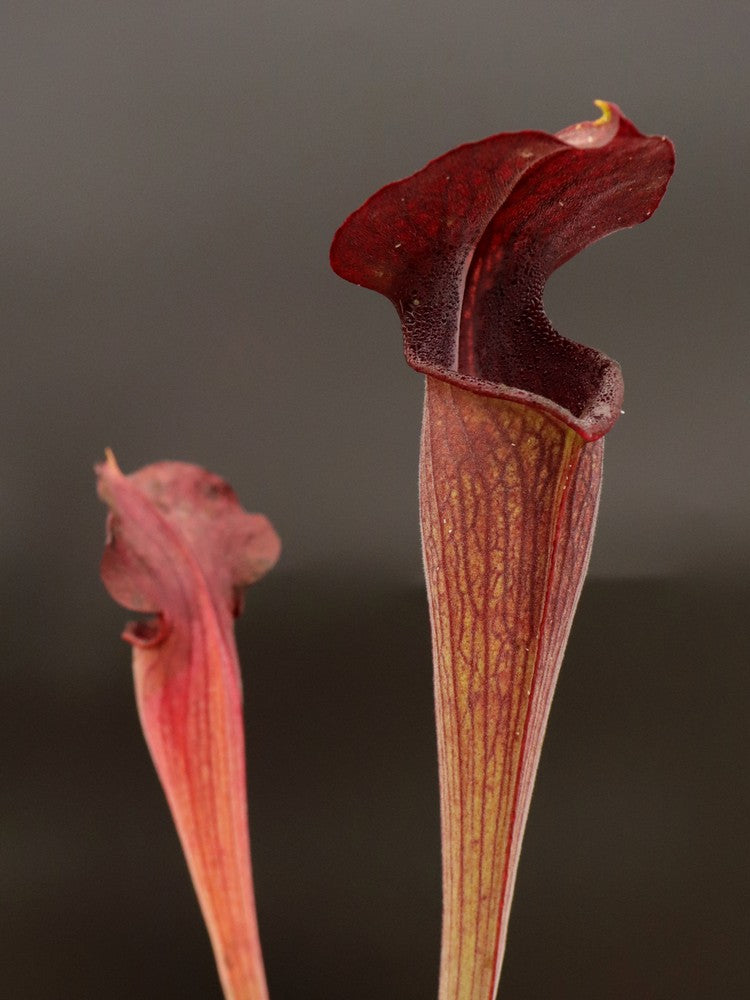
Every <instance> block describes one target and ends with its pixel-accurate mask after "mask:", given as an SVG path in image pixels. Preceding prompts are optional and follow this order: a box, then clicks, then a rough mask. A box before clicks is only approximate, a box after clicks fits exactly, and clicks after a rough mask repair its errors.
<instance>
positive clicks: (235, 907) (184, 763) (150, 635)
mask: <svg viewBox="0 0 750 1000" xmlns="http://www.w3.org/2000/svg"><path fill="white" fill-rule="evenodd" d="M97 475H98V480H99V484H98V489H99V496H100V497H101V499H102V500H104V502H105V503H106V504H108V506H109V508H110V513H109V517H108V519H107V544H106V549H105V552H104V558H103V560H102V566H101V573H102V579H103V580H104V583H105V585H106V587H107V589H108V590H109V592H110V594H111V595H112V597H113V598H114V599H115V600H116V601H118V602H119V603H120V604H122V605H123V606H124V607H126V608H129V609H130V610H132V611H138V612H146V613H148V614H149V615H151V616H152V617H150V618H148V619H146V620H141V621H136V622H131V624H129V625H128V626H127V627H126V629H125V632H124V633H123V638H124V639H126V640H127V641H128V642H129V643H131V645H132V646H133V671H134V675H135V693H136V699H137V703H138V712H139V714H140V719H141V725H142V727H143V732H144V735H145V737H146V742H147V743H148V746H149V749H150V751H151V756H152V758H153V761H154V765H155V766H156V770H157V772H158V775H159V778H160V779H161V783H162V786H163V788H164V791H165V793H166V796H167V801H168V802H169V807H170V809H171V811H172V816H173V818H174V822H175V825H176V827H177V832H178V834H179V837H180V841H181V843H182V847H183V850H184V853H185V857H186V859H187V863H188V867H189V869H190V874H191V876H192V879H193V884H194V886H195V891H196V893H197V895H198V900H199V902H200V906H201V910H202V912H203V917H204V919H205V922H206V926H207V928H208V932H209V936H210V938H211V944H212V946H213V949H214V955H215V958H216V964H217V967H218V970H219V976H220V979H221V983H222V986H223V989H224V994H225V996H226V997H227V1000H266V998H267V996H268V992H267V989H266V982H265V975H264V971H263V961H262V957H261V950H260V943H259V939H258V928H257V921H256V915H255V901H254V896H253V882H252V874H251V868H250V841H249V834H248V821H247V793H246V788H245V748H244V732H243V722H242V684H241V678H240V669H239V661H238V657H237V649H236V646H235V642H234V627H233V619H234V618H235V617H236V616H237V615H238V614H239V612H240V610H241V608H242V590H243V588H244V587H245V586H247V585H248V584H251V583H254V582H255V581H256V580H258V579H259V578H260V577H261V576H263V574H264V573H265V572H266V570H268V569H270V568H271V567H272V566H273V564H274V563H275V562H276V560H277V558H278V555H279V547H280V546H279V539H278V537H277V535H276V533H275V531H274V530H273V528H272V527H271V525H270V523H269V522H268V521H267V520H266V518H265V517H263V516H262V515H260V514H248V513H246V512H245V511H244V510H243V509H242V508H241V507H240V505H239V503H238V501H237V498H236V496H235V494H234V492H233V490H232V489H231V487H230V486H229V485H228V484H227V483H225V482H224V481H223V480H222V479H220V478H219V477H218V476H215V475H212V474H211V473H209V472H206V471H205V470H204V469H200V468H198V467H197V466H194V465H186V464H184V463H182V462H160V463H158V464H156V465H150V466H147V467H146V468H143V469H140V470H139V471H138V472H135V473H133V474H132V475H128V476H125V475H123V474H122V472H121V471H120V469H119V468H118V466H117V463H116V461H115V459H114V456H113V455H112V454H111V452H108V453H107V458H106V461H105V462H103V463H102V464H101V465H99V466H97Z"/></svg>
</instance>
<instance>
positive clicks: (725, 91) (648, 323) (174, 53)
mask: <svg viewBox="0 0 750 1000" xmlns="http://www.w3.org/2000/svg"><path fill="white" fill-rule="evenodd" d="M749 35H750V16H749V14H748V7H747V5H746V4H745V3H739V2H736V3H735V2H727V3H714V4H707V3H698V2H695V0H687V2H682V3H676V2H669V3H654V2H649V3H646V2H643V0H635V2H631V3H629V4H627V5H626V4H618V5H613V4H595V3H585V2H582V3H566V2H562V3H556V4H553V3H549V2H544V3H540V2H530V3H521V2H517V0H514V2H509V3H490V2H487V0H485V2H476V0H469V2H464V3H460V4H459V3H451V4H448V3H442V2H441V3H433V4H428V3H424V2H418V3H415V4H403V3H396V2H385V0H374V2H371V3H368V4H357V3H350V4H345V3H335V2H331V0H321V2H318V3H316V4H301V3H291V2H288V0H280V2H275V3H271V2H255V3H246V4H240V3H214V4H208V5H207V4H198V3H192V2H186V3H142V2H131V3H128V4H118V3H102V2H96V3H95V2H91V3H81V2H74V3H59V4H37V3H15V2H10V3H5V4H4V5H3V6H2V10H1V11H0V105H1V106H2V125H3V129H2V155H1V158H0V162H1V163H2V185H1V186H0V204H1V208H0V220H1V222H0V255H1V258H2V268H0V288H1V289H2V293H1V294H2V299H1V303H0V316H1V317H2V327H3V331H4V333H3V337H4V344H5V347H4V350H3V359H4V364H3V365H2V371H1V372H0V380H1V385H0V413H1V414H2V427H3V430H4V433H3V442H2V446H1V447H2V458H3V475H2V477H1V481H0V511H1V513H2V516H1V517H0V551H1V555H2V565H3V567H4V579H3V581H2V586H1V590H0V596H1V597H2V602H3V606H2V625H3V635H2V639H1V640H0V641H1V642H2V647H3V648H2V659H3V671H2V678H1V679H0V685H1V687H2V697H3V702H4V716H5V720H6V722H5V725H4V727H3V734H2V736H1V737H0V739H2V741H3V747H2V755H1V756H0V767H1V768H2V774H1V775H0V776H1V777H2V802H3V805H2V813H3V816H2V823H1V824H0V852H1V853H0V907H2V912H3V923H4V925H5V926H6V930H5V931H4V932H3V935H2V936H1V937H0V940H1V941H2V943H0V957H1V958H2V967H3V970H4V972H3V974H4V976H5V977H6V980H7V979H8V977H9V978H10V984H9V986H8V989H7V990H6V991H5V992H6V994H7V995H9V996H13V997H14V998H22V1000H26V998H29V1000H32V998H34V1000H68V998H70V1000H73V998H76V1000H78V998H88V997H95V996H96V997H99V996H106V997H112V998H115V997H118V998H119V997H123V998H124V997H133V996H139V997H140V996H143V997H150V996H154V997H156V996H159V997H163V998H172V997H174V998H192V997H215V996H217V995H218V994H217V987H216V985H215V982H214V975H213V970H212V967H211V959H210V954H209V953H208V950H207V947H206V945H205V941H204V938H203V931H202V928H201V926H200V922H199V919H198V917H197V910H196V908H195V904H194V903H193V901H192V897H191V895H190V890H189V886H187V885H186V884H185V883H186V881H187V880H186V878H185V875H184V872H183V870H182V867H181V865H182V862H181V860H180V858H179V856H178V854H177V850H176V845H175V842H174V839H173V834H172V832H171V830H170V829H169V826H168V822H167V820H166V817H165V810H164V807H163V805H162V803H161V800H160V797H159V790H158V788H157V787H156V783H155V781H154V779H153V777H152V775H151V772H150V770H149V765H148V761H147V759H146V758H145V750H144V749H143V747H142V745H141V743H140V736H139V733H138V731H137V723H136V721H135V712H134V708H133V705H132V697H131V694H130V681H129V676H128V665H127V664H128V655H127V652H126V650H125V649H124V647H122V646H121V645H120V644H119V641H118V639H117V634H118V632H119V629H120V626H121V623H122V621H123V620H124V614H123V613H122V612H121V611H120V610H119V609H118V608H116V607H115V606H114V605H113V604H112V603H111V602H110V601H109V600H108V598H107V597H106V595H105V594H104V593H103V591H102V589H101V587H100V585H99V583H98V579H97V563H98V558H99V553H100V549H101V541H102V525H103V510H102V509H101V508H100V506H99V505H98V503H97V501H96V499H95V496H94V492H93V486H92V475H91V465H92V462H93V461H94V460H95V459H97V458H98V457H99V456H100V455H101V453H102V450H103V448H104V446H105V445H110V446H112V447H113V448H114V449H115V452H116V453H117V455H118V458H119V460H120V462H121V464H122V466H123V468H124V469H125V470H131V469H133V468H135V467H137V466H139V465H142V464H145V463H147V462H149V461H154V460H157V459H162V458H181V459H185V460H190V461H195V462H198V463H200V464H204V465H206V466H208V467H210V468H212V469H213V470H215V471H217V472H220V473H222V474H223V475H225V476H226V477H227V478H228V479H229V480H230V481H231V482H232V483H233V485H234V486H235V488H236V489H237V491H238V493H239V494H240V496H241V498H242V499H243V500H244V502H245V503H246V504H247V505H248V506H249V507H251V508H253V509H257V510H262V511H263V512H265V513H266V514H268V515H269V516H270V517H271V519H272V520H273V521H274V523H275V525H276V527H277V528H278V530H279V532H280V534H281V536H282V538H283V542H284V554H283V559H282V562H281V563H280V565H279V567H278V569H277V570H276V571H275V573H274V574H273V575H272V577H269V579H268V580H267V581H266V582H264V584H263V585H262V587H259V588H258V589H257V592H256V593H254V594H252V595H251V597H250V601H249V606H248V612H247V618H246V619H245V620H243V622H242V624H241V626H240V645H241V650H242V655H243V660H244V661H245V662H246V663H247V665H248V669H247V671H246V674H247V684H248V712H249V741H250V777H251V796H252V808H253V837H254V854H255V862H256V868H257V881H258V892H259V907H260V911H261V922H262V933H263V938H264V943H265V947H266V954H267V959H268V964H269V976H270V979H271V985H272V989H273V993H274V997H275V998H276V1000H283V998H292V997H299V998H302V1000H339V998H344V997H347V998H352V997H358V998H360V1000H368V998H369V997H373V998H374V997H376V996H377V997H379V998H381V1000H382V998H383V997H394V998H395V1000H401V998H402V1000H422V998H427V997H429V996H432V995H434V980H435V970H436V954H437V935H438V921H439V907H438V893H439V886H438V863H439V860H438V850H439V848H438V843H437V797H436V788H435V773H434V772H435V764H434V752H433V737H432V723H431V719H430V711H431V707H430V675H429V669H430V668H429V649H428V634H427V625H426V611H425V608H424V595H423V592H422V585H421V557H420V552H419V539H418V524H417V514H416V461H417V447H418V433H419V421H420V412H421V395H422V389H421V379H420V378H419V377H418V376H417V375H416V374H415V373H413V372H412V371H410V370H409V369H408V368H407V367H406V366H405V364H404V362H403V358H402V354H401V346H400V331H399V327H398V322H397V319H396V316H395V313H394V311H393V309H392V307H391V306H390V304H389V303H387V302H386V301H385V300H382V299H380V298H379V297H378V296H376V295H374V294H372V293H366V292H364V291H362V290H360V289H357V288H355V287H353V286H349V285H347V284H345V283H344V282H341V281H340V280H339V279H337V278H336V277H335V276H334V275H333V274H332V273H331V272H330V271H329V269H328V263H327V253H328V246H329V243H330V239H331V236H332V234H333V231H334V229H335V228H336V226H337V225H338V224H339V223H340V222H341V221H342V220H343V218H344V217H345V216H346V215H347V214H348V213H349V212H350V211H351V210H353V209H354V208H355V207H357V205H359V204H360V203H361V201H362V200H363V199H364V198H365V197H367V196H368V195H369V194H371V193H372V192H373V191H374V190H376V189H377V188H378V187H380V186H381V185H382V184H384V183H386V182H388V181H390V180H393V179H395V178H396V177H399V176H403V175H405V174H407V173H410V172H412V171H413V170H415V169H417V168H418V167H420V166H421V165H422V164H423V163H425V162H426V161H427V160H428V159H430V158H431V157H432V156H434V155H437V154H439V153H441V152H444V151H445V150H447V149H448V148H450V147H452V146H454V145H456V144H458V143H461V142H464V141H468V140H471V139H477V138H481V137H482V136H484V135H487V134H491V133H493V132H497V131H503V130H514V129H519V128H540V129H546V130H550V131H554V130H556V129H558V128H561V127H563V126H564V125H567V124H569V123H571V122H573V121H576V120H579V119H582V118H588V117H591V116H593V115H595V114H596V110H595V109H594V108H593V107H592V105H591V101H592V99H593V98H596V97H602V98H606V99H610V100H614V101H616V102H617V103H619V104H620V105H621V107H622V108H623V110H624V111H625V113H626V114H627V115H628V116H630V117H632V118H633V120H634V121H635V123H636V124H637V125H638V126H639V127H640V128H641V129H642V130H643V131H647V132H663V133H667V134H669V135H670V136H671V137H672V138H673V139H674V141H675V143H676V146H677V153H678V169H677V173H676V175H675V178H674V180H673V182H672V185H671V187H670V189H669V191H668V194H667V197H666V198H665V201H664V203H663V205H662V207H661V208H660V209H659V211H658V213H657V214H656V215H655V216H654V218H653V220H651V221H650V222H649V223H647V224H646V225H644V226H641V227H639V228H638V229H636V230H631V231H629V232H626V233H622V234H618V235H616V236H613V237H612V238H611V239H607V240H605V241H604V242H603V243H601V244H597V245H596V246H594V247H593V248H591V249H589V250H588V251H586V252H584V253H583V254H582V255H580V257H578V258H576V259H575V260H574V261H572V262H571V263H570V264H568V265H566V266H565V268H564V269H563V270H562V271H561V272H559V273H558V274H557V275H555V276H553V278H552V280H551V282H550V284H549V286H548V291H547V295H546V302H547V307H548V312H549V314H550V316H551V318H552V320H553V322H554V323H555V324H556V325H557V327H558V328H559V329H560V330H561V332H563V333H565V334H567V335H569V336H572V337H574V338H575V339H578V340H581V341H583V342H585V343H588V344H591V345H593V346H596V347H598V348H600V349H602V350H604V351H606V352H607V353H609V354H610V355H612V356H613V357H615V358H617V360H618V361H619V362H620V363H621V365H622V368H623V370H624V373H625V382H626V402H625V411H626V412H625V416H624V417H623V418H622V419H621V420H620V422H619V423H618V425H617V426H616V428H615V429H614V430H613V431H612V433H611V435H610V436H609V438H608V441H607V458H606V471H605V488H604V496H603V502H602V507H601V513H600V519H599V528H598V534H597V538H596V543H595V546H594V555H593V559H592V566H591V582H590V583H589V584H588V585H587V588H586V590H585V592H584V596H583V600H582V606H581V610H580V614H579V618H578V621H577V623H576V626H575V630H574V633H573V637H572V641H571V646H570V650H569V655H568V659H567V664H566V667H565V669H564V672H563V679H564V680H563V683H562V686H561V689H560V691H559V695H558V702H557V704H556V706H555V708H554V710H553V715H552V721H551V729H550V735H549V741H548V746H547V749H546V751H545V756H544V760H543V765H542V771H541V773H540V780H539V788H538V794H537V799H536V801H535V805H534V807H533V809H532V818H531V823H530V828H529V835H528V841H527V846H526V850H525V853H524V860H523V862H522V871H521V876H520V878H519V883H518V890H517V891H518V896H517V903H516V906H515V909H514V916H513V919H512V921H511V931H510V933H511V943H510V946H509V952H508V962H507V968H506V973H505V978H504V981H503V986H504V989H503V996H504V998H507V1000H514V998H515V1000H520V998H536V1000H538V998H544V997H550V998H565V997H568V996H570V997H576V998H578V1000H585V998H589V997H590V998H595V997H596V998H601V997H605V996H606V997H612V998H620V997H623V998H624V997H629V998H630V997H633V996H638V997H643V998H652V1000H657V998H658V1000H662V998H663V1000H669V998H672V997H676V996H680V997H681V998H682V1000H691V998H696V1000H697V998H729V997H740V996H743V995H746V992H747V993H748V994H750V973H748V970H747V967H746V961H745V959H744V957H743V954H742V950H743V948H744V947H745V945H746V941H747V938H748V931H750V926H749V925H748V917H747V913H746V908H745V905H744V900H745V898H746V895H747V890H748V888H749V886H748V872H747V862H746V858H745V854H746V845H747V841H748V834H750V830H749V829H748V827H749V823H748V793H747V775H746V770H747V745H746V739H745V732H746V728H747V727H746V721H745V720H746V716H747V702H748V685H747V681H746V678H745V673H744V671H745V667H746V660H747V642H746V625H745V617H746V614H747V611H746V609H747V598H748V596H750V586H749V584H748V573H747V566H748V556H749V554H750V552H749V550H750V537H749V535H748V531H747V526H746V523H747V503H748V494H749V493H750V490H748V485H749V484H748V461H747V456H748V451H749V448H748V445H749V444H750V431H749V430H748V425H749V424H750V421H749V420H748V415H749V414H748V402H747V386H748V381H749V379H748V376H749V375H750V371H748V368H749V367H750V364H749V363H748V359H749V352H748V350H747V333H746V316H747V312H748V309H747V307H748V288H749V287H750V284H749V283H748V260H749V259H750V254H748V250H749V249H750V247H749V246H748V244H749V242H750V237H749V236H748V233H749V231H750V227H749V226H748V208H749V201H750V198H749V196H748V186H747V171H748V165H749V162H750V157H749V156H748V153H749V149H748V147H749V145H750V143H749V141H748V138H749V135H750V132H749V130H748V126H747V110H746V107H745V105H746V99H747V93H748V83H749V82H750V78H749V75H748V69H747V66H748V62H749V61H750V60H749V57H748V37H749Z"/></svg>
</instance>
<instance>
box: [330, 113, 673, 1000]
mask: <svg viewBox="0 0 750 1000" xmlns="http://www.w3.org/2000/svg"><path fill="white" fill-rule="evenodd" d="M596 103H597V104H598V106H599V108H600V110H601V112H602V114H601V117H600V118H599V119H598V120H597V121H593V122H581V123H580V124H578V125H573V126H570V127H569V128H565V129H563V131H561V132H559V133H557V135H549V134H546V133H544V132H533V131H524V132H516V133H508V134H501V135H496V136H492V137H491V138H488V139H485V140H483V141H481V142H475V143H470V144H468V145H464V146H461V147H459V148H458V149H455V150H453V151H452V152H449V153H446V154H445V155H444V156H441V157H439V158H438V159H436V160H433V161H432V162H431V163H429V164H428V165H427V166H426V167H424V169H422V170H420V171H418V172H417V173H416V174H414V175H413V176H411V177H408V178H406V179H405V180H401V181H398V182H396V183H394V184H390V185H388V186H387V187H385V188H383V189H382V190H381V191H378V192H377V194H375V195H373V196H372V197H371V198H370V199H369V200H368V201H367V202H365V204H364V205H362V207H361V208H359V209H358V210H357V211H355V212H354V213H353V214H352V215H351V216H350V217H349V218H348V219H347V220H346V222H345V223H344V224H343V226H342V227H341V228H340V229H339V231H338V232H337V234H336V236H335V239H334V241H333V246H332V248H331V262H332V265H333V268H334V270H335V271H336V272H337V273H338V274H339V275H341V276H342V277H344V278H346V279H348V280H349V281H352V282H354V283H356V284H358V285H363V286H364V287H366V288H370V289H374V290H375V291H378V292H381V293H383V294H384V295H386V296H387V297H388V298H389V299H390V300H391V301H392V302H393V304H394V305H395V307H396V309H397V311H398V314H399V316H400V319H401V324H402V327H403V338H404V349H405V354H406V359H407V361H408V363H409V364H410V365H411V366H412V367H413V368H415V369H416V370H417V371H419V372H422V373H424V375H425V376H426V394H425V404H424V418H423V425H422V441H421V455H420V465H419V482H420V515H421V526H422V543H423V554H424V565H425V572H426V578H427V592H428V599H429V606H430V617H431V624H432V645H433V660H434V676H435V705H436V716H437V736H438V756H439V773H440V798H441V827H442V847H443V931H442V951H441V970H440V993H439V995H440V1000H492V998H493V997H494V996H495V995H496V993H497V989H498V983H499V978H500V968H501V964H502V958H503V952H504V948H505V939H506V930H507V924H508V914H509V910H510V904H511V898H512V895H513V886H514V881H515V877H516V870H517V866H518V857H519V851H520V848H521V840H522V837H523V831H524V826H525V823H526V817H527V814H528V809H529V802H530V797H531V792H532V787H533V784H534V778H535V775H536V771H537V765H538V762H539V755H540V752H541V747H542V739H543V735H544V730H545V727H546V723H547V717H548V713H549V709H550V703H551V699H552V694H553V690H554V687H555V682H556V679H557V675H558V670H559V667H560V662H561V659H562V655H563V651H564V647H565V644H566V641H567V637H568V633H569V630H570V626H571V620H572V616H573V613H574V610H575V606H576V603H577V600H578V596H579V593H580V589H581V584H582V581H583V576H584V573H585V570H586V566H587V563H588V559H589V552H590V548H591V539H592V532H593V529H594V522H595V520H596V514H597V505H598V500H599V492H600V485H601V473H602V455H603V437H604V435H605V434H606V433H607V431H609V430H610V428H611V427H612V425H613V424H614V423H615V421H616V420H617V418H618V416H619V414H620V408H621V403H622V378H621V373H620V369H619V367H618V365H617V364H616V363H615V362H614V361H611V360H610V359H609V358H607V357H605V356H604V355H603V354H600V353H599V352H597V351H595V350H593V349H592V348H589V347H584V346H582V345H581V344H578V343H575V342H574V341H572V340H568V339H566V338H565V337H563V336H561V335H560V334H559V333H557V331H555V330H554V329H553V327H552V326H551V324H550V322H549V320H548V319H547V317H546V315H545V313H544V309H543V306H542V292H543V289H544V285H545V282H546V280H547V278H548V277H549V275H550V274H551V273H552V272H553V271H554V270H555V269H556V268H558V267H559V266H560V265H561V264H563V263H564V262H565V261H566V260H568V259H570V258H571V257H572V256H573V255H574V254H576V253H578V252H579V251H580V250H582V249H583V248H584V247H586V246H588V245H589V244H590V243H593V242H594V241H595V240H598V239H600V238H601V237H602V236H605V235H607V234H608V233H611V232H613V231H614V230H617V229H622V228H624V227H628V226H633V225H635V224H637V223H639V222H643V221H644V220H645V219H647V218H648V217H649V216H650V215H651V214H652V212H653V211H654V210H655V209H656V207H657V206H658V204H659V201H660V200H661V198H662V195H663V194H664V191H665V188H666V185H667V182H668V180H669V177H670V175H671V173H672V169H673V162H674V161H673V149H672V145H671V143H670V142H669V141H668V140H667V139H665V138H663V137H661V136H644V135H642V134H641V133H640V132H639V131H638V130H637V129H636V128H635V127H634V126H633V125H632V124H631V122H629V121H628V120H627V119H626V118H625V117H623V116H622V114H621V113H620V111H619V109H618V108H617V107H616V106H615V105H614V104H610V103H607V102H604V101H598V102H596Z"/></svg>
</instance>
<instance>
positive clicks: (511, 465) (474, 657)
mask: <svg viewBox="0 0 750 1000" xmlns="http://www.w3.org/2000/svg"><path fill="white" fill-rule="evenodd" d="M602 454H603V441H601V440H599V441H596V442H593V443H586V442H585V441H584V440H583V439H582V438H581V437H580V435H578V434H577V433H576V432H575V431H572V430H571V429H570V428H568V427H566V426H565V425H564V424H562V423H560V422H559V421H557V420H555V419H554V418H552V417H550V416H549V415H547V414H544V413H542V412H540V411H539V410H536V409H533V408H531V407H528V406H524V405H523V404H519V403H516V402H513V401H510V400H503V399H489V398H487V397H482V396H478V395H476V394H475V393H472V392H468V391H466V390H464V389H461V388H458V387H456V386H453V385H450V384H449V383H447V382H443V381H441V380H438V379H435V378H431V377H429V376H428V378H427V392H426V398H425V410H424V422H423V432H422V450H421V460H420V513H421V523H422V539H423V551H424V561H425V571H426V577H427V586H428V596H429V603H430V617H431V623H432V641H433V656H434V663H435V703H436V715H437V731H438V755H439V767H440V788H441V826H442V843H443V940H442V954H441V974H440V994H439V996H440V1000H492V998H493V997H494V996H495V993H496V991H497V986H498V982H499V976H500V966H501V962H502V957H503V951H504V947H505V937H506V930H507V923H508V914H509V909H510V903H511V897H512V894H513V885H514V881H515V875H516V869H517V866H518V857H519V851H520V846H521V840H522V837H523V831H524V826H525V823H526V817H527V814H528V809H529V803H530V799H531V792H532V788H533V784H534V778H535V775H536V770H537V765H538V762H539V756H540V752H541V746H542V738H543V735H544V730H545V727H546V723H547V716H548V713H549V708H550V704H551V700H552V694H553V691H554V687H555V682H556V680H557V675H558V671H559V667H560V662H561V660H562V654H563V650H564V646H565V642H566V639H567V636H568V632H569V630H570V625H571V621H572V617H573V612H574V610H575V606H576V603H577V601H578V595H579V593H580V588H581V584H582V580H583V576H584V573H585V569H586V565H587V563H588V558H589V552H590V547H591V539H592V534H593V528H594V522H595V519H596V511H597V504H598V498H599V491H600V483H601V463H602Z"/></svg>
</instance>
